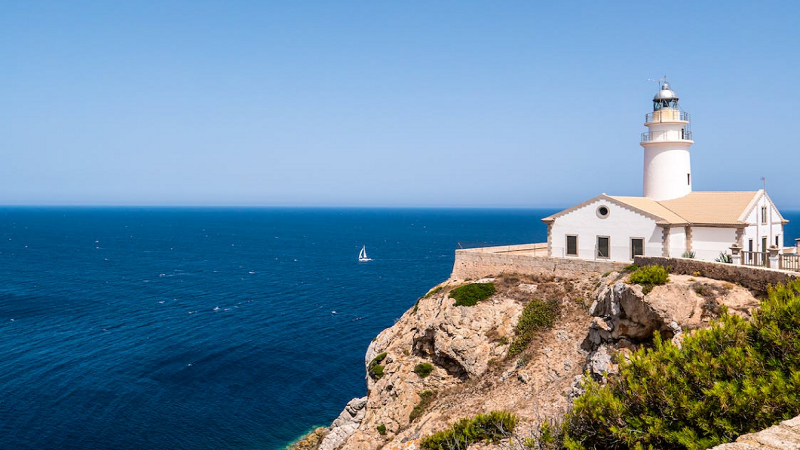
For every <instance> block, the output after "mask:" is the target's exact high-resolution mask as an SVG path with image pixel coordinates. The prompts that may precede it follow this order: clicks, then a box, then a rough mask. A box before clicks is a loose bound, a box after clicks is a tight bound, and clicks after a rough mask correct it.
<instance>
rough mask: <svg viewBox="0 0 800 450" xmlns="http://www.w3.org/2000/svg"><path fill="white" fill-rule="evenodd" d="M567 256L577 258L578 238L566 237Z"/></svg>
mask: <svg viewBox="0 0 800 450" xmlns="http://www.w3.org/2000/svg"><path fill="white" fill-rule="evenodd" d="M567 256H578V236H567Z"/></svg>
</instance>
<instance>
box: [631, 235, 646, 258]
mask: <svg viewBox="0 0 800 450" xmlns="http://www.w3.org/2000/svg"><path fill="white" fill-rule="evenodd" d="M634 256H644V239H643V238H631V260H632V259H633V258H634Z"/></svg>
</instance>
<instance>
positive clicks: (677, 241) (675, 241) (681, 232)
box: [669, 227, 686, 258]
mask: <svg viewBox="0 0 800 450" xmlns="http://www.w3.org/2000/svg"><path fill="white" fill-rule="evenodd" d="M685 251H686V229H685V228H684V227H672V228H670V229H669V256H670V257H671V258H680V257H681V256H683V253H684V252H685Z"/></svg>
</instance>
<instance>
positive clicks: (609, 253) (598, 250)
mask: <svg viewBox="0 0 800 450" xmlns="http://www.w3.org/2000/svg"><path fill="white" fill-rule="evenodd" d="M601 238H606V239H608V256H600V239H601ZM596 242H597V246H596V247H595V252H594V256H595V258H597V259H611V236H597V240H596Z"/></svg>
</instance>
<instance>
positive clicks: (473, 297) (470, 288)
mask: <svg viewBox="0 0 800 450" xmlns="http://www.w3.org/2000/svg"><path fill="white" fill-rule="evenodd" d="M494 293H495V289H494V283H472V284H465V285H463V286H459V287H457V288H455V289H453V290H452V291H450V298H454V299H455V300H456V303H455V306H475V305H477V304H478V302H479V301H481V300H486V299H487V298H489V297H491V296H492V295H494Z"/></svg>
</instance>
